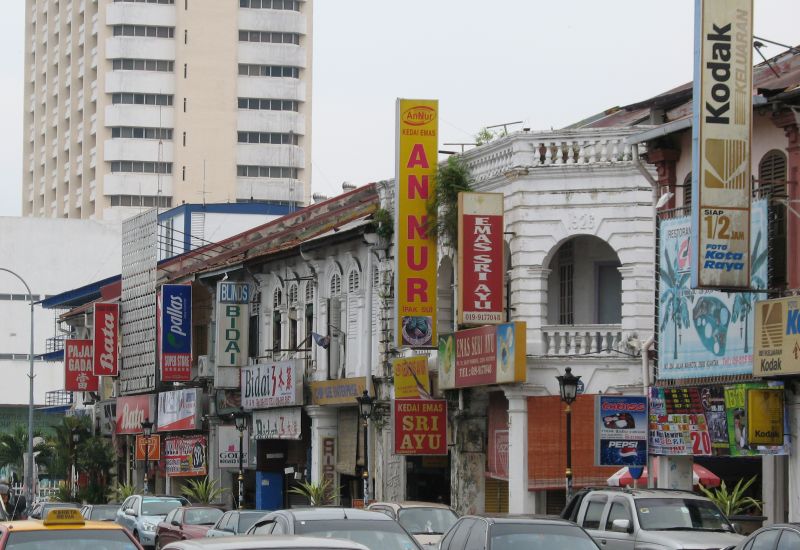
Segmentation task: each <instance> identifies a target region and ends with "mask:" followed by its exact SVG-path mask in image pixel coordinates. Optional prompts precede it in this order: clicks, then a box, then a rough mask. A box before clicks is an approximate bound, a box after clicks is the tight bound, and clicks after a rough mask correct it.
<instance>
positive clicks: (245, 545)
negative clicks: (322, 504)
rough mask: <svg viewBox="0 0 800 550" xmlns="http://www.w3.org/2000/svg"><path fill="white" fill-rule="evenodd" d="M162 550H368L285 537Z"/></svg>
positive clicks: (191, 543)
mask: <svg viewBox="0 0 800 550" xmlns="http://www.w3.org/2000/svg"><path fill="white" fill-rule="evenodd" d="M164 550H368V549H367V547H366V546H364V545H362V544H358V543H357V542H352V541H349V540H341V539H329V538H319V537H295V536H287V535H256V536H242V537H223V538H204V539H192V540H182V541H180V542H173V543H170V544H168V545H166V546H165V547H164Z"/></svg>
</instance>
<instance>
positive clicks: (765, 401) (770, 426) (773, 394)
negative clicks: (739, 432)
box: [747, 387, 783, 445]
mask: <svg viewBox="0 0 800 550" xmlns="http://www.w3.org/2000/svg"><path fill="white" fill-rule="evenodd" d="M747 443H748V444H750V445H783V388H782V387H781V388H753V389H748V390H747Z"/></svg>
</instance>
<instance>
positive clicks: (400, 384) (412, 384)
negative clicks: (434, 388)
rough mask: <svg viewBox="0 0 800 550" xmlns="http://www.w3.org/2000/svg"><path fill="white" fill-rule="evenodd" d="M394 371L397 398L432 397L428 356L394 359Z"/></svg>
mask: <svg viewBox="0 0 800 550" xmlns="http://www.w3.org/2000/svg"><path fill="white" fill-rule="evenodd" d="M392 371H393V375H394V396H395V398H396V399H422V398H428V399H429V398H430V391H431V389H430V388H431V384H430V381H429V379H428V358H427V357H426V356H425V355H418V356H416V357H403V358H400V359H394V360H393V361H392Z"/></svg>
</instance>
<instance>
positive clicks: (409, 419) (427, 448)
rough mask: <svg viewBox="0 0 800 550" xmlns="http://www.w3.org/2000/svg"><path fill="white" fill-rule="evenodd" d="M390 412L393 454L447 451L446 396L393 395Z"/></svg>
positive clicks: (424, 453) (444, 453)
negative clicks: (399, 396) (407, 397)
mask: <svg viewBox="0 0 800 550" xmlns="http://www.w3.org/2000/svg"><path fill="white" fill-rule="evenodd" d="M393 416H394V452H395V454H398V455H446V454H447V401H446V400H444V399H395V401H394V409H393Z"/></svg>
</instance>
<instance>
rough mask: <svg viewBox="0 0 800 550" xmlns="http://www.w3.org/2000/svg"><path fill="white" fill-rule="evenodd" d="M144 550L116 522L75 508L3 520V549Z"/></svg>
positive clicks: (0, 527)
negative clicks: (88, 516)
mask: <svg viewBox="0 0 800 550" xmlns="http://www.w3.org/2000/svg"><path fill="white" fill-rule="evenodd" d="M59 546H60V547H62V548H69V549H70V550H142V547H141V546H140V545H139V543H138V542H136V540H135V539H134V538H133V537H132V536H131V534H130V533H128V531H127V530H126V529H125V528H124V527H122V526H120V525H117V524H116V523H109V522H107V521H87V520H85V519H84V518H83V516H82V515H81V512H80V510H78V509H75V508H55V509H53V510H50V511H49V512H48V513H47V516H45V518H44V519H42V520H34V519H29V520H24V521H4V522H0V550H7V549H10V550H48V549H52V548H58V547H59Z"/></svg>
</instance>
